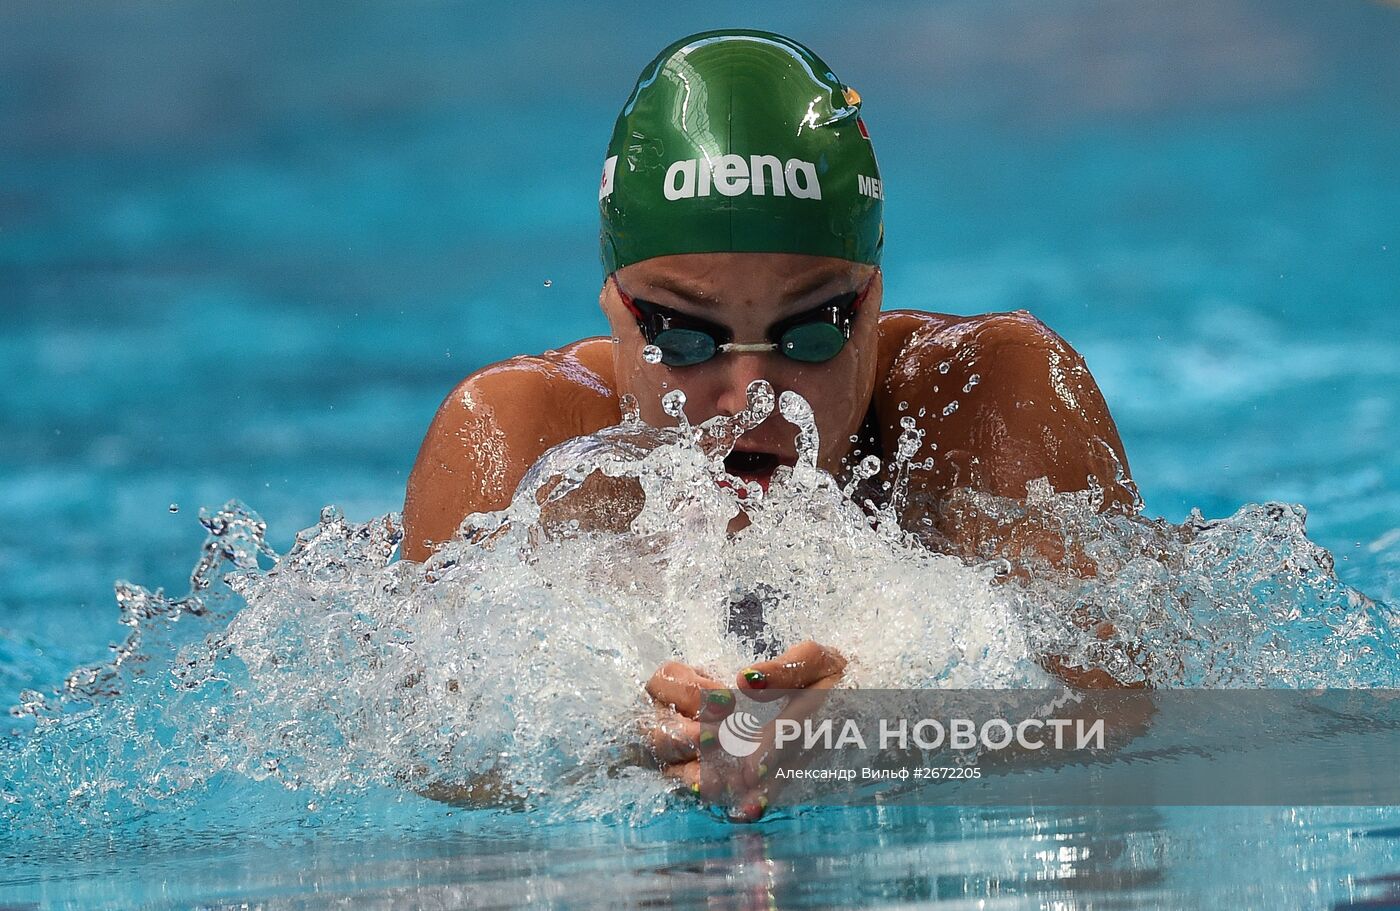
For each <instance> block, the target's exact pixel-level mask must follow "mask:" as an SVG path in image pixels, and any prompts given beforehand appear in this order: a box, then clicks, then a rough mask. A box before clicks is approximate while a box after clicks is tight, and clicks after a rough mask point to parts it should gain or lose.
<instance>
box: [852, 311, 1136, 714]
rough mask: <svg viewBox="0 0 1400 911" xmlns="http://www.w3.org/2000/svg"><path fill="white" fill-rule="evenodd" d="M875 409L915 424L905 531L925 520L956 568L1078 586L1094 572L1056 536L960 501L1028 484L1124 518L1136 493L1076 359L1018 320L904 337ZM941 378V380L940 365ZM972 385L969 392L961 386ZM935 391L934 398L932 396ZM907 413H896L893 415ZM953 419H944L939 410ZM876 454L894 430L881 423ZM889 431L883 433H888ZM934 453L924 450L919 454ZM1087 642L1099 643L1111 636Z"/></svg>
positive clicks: (1081, 675) (933, 325) (1088, 675)
mask: <svg viewBox="0 0 1400 911" xmlns="http://www.w3.org/2000/svg"><path fill="white" fill-rule="evenodd" d="M901 356H902V357H903V358H905V361H904V363H903V364H896V365H895V366H896V367H897V368H899V369H895V370H891V371H890V374H889V375H890V376H891V379H892V381H891V382H890V383H888V384H887V385H886V386H885V387H884V396H883V398H882V399H881V400H880V401H877V407H880V408H881V412H882V413H884V414H908V415H915V416H916V415H918V414H919V413H920V411H921V410H922V411H923V413H924V417H923V418H917V419H916V420H917V426H919V427H921V428H924V429H926V430H927V434H926V436H925V438H924V443H925V446H924V449H923V450H921V452H920V453H919V454H918V456H916V458H918V459H924V458H928V457H930V455H931V456H932V458H933V462H934V464H933V467H932V469H931V470H927V471H925V470H919V471H915V472H914V473H913V474H912V476H911V484H910V492H911V509H909V510H907V511H906V514H905V517H904V518H905V522H906V524H907V526H908V527H910V528H911V529H913V530H919V526H920V525H922V524H923V523H924V522H925V520H927V522H929V523H930V524H931V525H932V528H933V530H934V531H935V532H936V533H937V535H938V538H939V540H940V543H941V544H942V545H943V546H945V547H947V548H948V549H950V550H951V551H952V552H953V553H955V554H957V555H959V556H962V557H964V558H977V559H990V558H994V557H1004V558H1006V559H1007V560H1009V561H1010V562H1011V564H1012V565H1013V567H1014V569H1013V573H1014V574H1016V575H1018V576H1022V577H1024V576H1025V574H1026V568H1025V567H1026V564H1027V563H1028V562H1040V561H1044V562H1048V563H1050V564H1052V565H1054V566H1056V567H1059V568H1060V569H1061V570H1062V571H1068V572H1071V573H1075V574H1077V575H1080V576H1084V577H1089V576H1093V575H1095V574H1096V571H1097V570H1096V566H1095V564H1094V562H1093V560H1092V559H1090V558H1089V556H1088V555H1087V554H1085V553H1084V552H1083V551H1082V550H1081V549H1080V548H1078V547H1077V546H1076V545H1075V544H1074V542H1072V541H1067V540H1066V538H1065V536H1064V535H1063V534H1062V533H1061V532H1060V530H1059V528H1058V526H1057V524H1056V523H1055V522H1053V521H1049V519H1053V517H1047V516H1044V515H1040V514H1037V513H1036V512H1034V511H1028V512H1027V514H1026V515H1025V516H1024V518H1022V519H1021V520H1019V521H1013V522H1011V523H1009V524H1001V523H1000V522H999V521H998V518H997V517H993V516H991V515H988V514H987V513H986V512H984V511H982V510H980V509H979V508H978V506H977V503H976V501H975V498H974V497H969V496H967V495H966V494H967V493H968V491H980V492H984V493H989V494H993V495H995V496H997V497H1004V498H1007V499H1011V500H1018V501H1024V500H1025V499H1026V498H1027V485H1028V484H1029V483H1031V482H1032V481H1035V480H1037V479H1039V478H1044V479H1046V481H1048V483H1049V485H1050V487H1051V489H1052V490H1053V491H1055V492H1058V493H1065V492H1073V491H1082V490H1087V489H1089V488H1090V487H1091V486H1097V488H1098V489H1100V490H1102V491H1103V499H1102V501H1101V503H1100V505H1099V510H1100V512H1119V513H1131V512H1134V511H1136V509H1137V508H1138V504H1139V500H1138V495H1137V488H1136V486H1135V485H1134V484H1133V481H1132V475H1131V473H1130V471H1129V468H1128V460H1127V455H1126V454H1125V453H1124V451H1123V442H1122V440H1121V438H1120V437H1119V435H1118V429H1117V427H1116V426H1115V425H1114V422H1113V417H1112V415H1110V414H1109V411H1108V405H1107V403H1106V402H1105V401H1104V398H1103V394H1102V393H1101V392H1100V391H1099V388H1098V384H1097V383H1096V382H1095V381H1094V378H1093V376H1092V375H1091V374H1090V373H1089V370H1088V368H1087V367H1086V365H1085V363H1084V359H1083V358H1082V357H1081V356H1080V355H1079V353H1078V352H1076V351H1075V350H1074V349H1073V348H1071V347H1070V346H1069V344H1068V343H1067V342H1065V340H1064V339H1062V338H1060V337H1059V336H1058V335H1056V334H1055V333H1054V332H1052V331H1051V330H1050V329H1049V328H1048V327H1047V326H1045V325H1044V324H1043V323H1041V322H1040V321H1039V320H1037V319H1035V318H1034V317H1032V316H1031V315H1030V314H1029V313H1025V312H1024V311H1018V312H1016V313H1006V314H993V315H990V316H987V317H979V318H976V319H975V320H967V321H961V322H954V323H951V324H950V323H949V322H946V321H945V322H941V323H940V322H933V321H930V322H929V323H927V324H925V325H924V326H922V327H920V328H918V329H916V330H915V331H914V332H912V333H910V335H909V340H908V341H907V342H906V343H905V346H904V349H903V350H902V351H901ZM944 364H946V365H947V372H946V373H944V372H942V365H944ZM974 377H976V380H975V381H973V379H974ZM935 387H937V388H935ZM900 402H907V403H908V404H907V405H906V407H905V409H904V410H903V411H900V410H899V403H900ZM952 402H957V406H956V408H955V409H952V410H951V411H950V413H948V414H947V415H944V411H945V410H948V406H949V404H950V403H952ZM886 423H887V427H886V431H885V432H886V434H887V438H886V439H885V440H884V441H883V445H884V448H885V451H886V452H892V451H894V448H895V445H896V438H897V436H898V434H899V431H900V427H899V425H898V422H897V421H889V422H886ZM889 424H893V427H889V426H888V425H889ZM930 443H936V444H937V447H938V448H937V449H932V450H930V448H929V444H930ZM1104 626H1105V627H1106V628H1099V629H1097V630H1095V632H1096V634H1097V635H1098V636H1099V637H1100V638H1107V637H1109V636H1111V635H1112V634H1113V630H1112V628H1111V627H1107V625H1104ZM1045 665H1046V668H1047V669H1048V670H1051V671H1052V672H1054V673H1056V674H1057V675H1058V676H1060V677H1061V678H1063V679H1065V680H1066V681H1067V682H1069V683H1071V684H1073V685H1076V686H1091V687H1101V686H1117V685H1119V684H1118V683H1117V681H1115V680H1114V679H1113V678H1112V677H1111V676H1109V675H1108V674H1107V673H1105V672H1103V671H1099V670H1093V671H1083V670H1080V669H1076V668H1070V667H1066V666H1065V665H1064V664H1063V662H1062V661H1061V659H1059V658H1058V657H1056V656H1047V657H1046V659H1045Z"/></svg>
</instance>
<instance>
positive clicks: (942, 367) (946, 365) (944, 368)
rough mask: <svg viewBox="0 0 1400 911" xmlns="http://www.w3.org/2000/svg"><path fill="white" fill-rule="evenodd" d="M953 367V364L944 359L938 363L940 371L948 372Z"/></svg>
mask: <svg viewBox="0 0 1400 911" xmlns="http://www.w3.org/2000/svg"><path fill="white" fill-rule="evenodd" d="M951 369H953V365H952V364H950V363H948V362H947V361H944V362H943V363H941V364H939V365H938V372H939V373H947V372H948V371H949V370H951Z"/></svg>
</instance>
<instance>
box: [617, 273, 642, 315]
mask: <svg viewBox="0 0 1400 911" xmlns="http://www.w3.org/2000/svg"><path fill="white" fill-rule="evenodd" d="M613 287H614V288H616V289H617V296H618V299H619V300H621V301H622V306H624V307H626V308H627V312H628V313H630V314H632V316H633V318H635V319H644V317H643V316H642V311H641V310H639V309H638V308H637V305H636V304H635V303H633V302H632V295H630V294H628V293H627V292H626V291H623V290H622V286H621V285H619V284H618V283H617V282H613Z"/></svg>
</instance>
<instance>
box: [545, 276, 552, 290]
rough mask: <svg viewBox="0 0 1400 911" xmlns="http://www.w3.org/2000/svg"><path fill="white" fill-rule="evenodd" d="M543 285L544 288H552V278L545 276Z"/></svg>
mask: <svg viewBox="0 0 1400 911" xmlns="http://www.w3.org/2000/svg"><path fill="white" fill-rule="evenodd" d="M544 286H545V287H546V288H552V287H554V280H553V279H549V278H546V279H545V280H544Z"/></svg>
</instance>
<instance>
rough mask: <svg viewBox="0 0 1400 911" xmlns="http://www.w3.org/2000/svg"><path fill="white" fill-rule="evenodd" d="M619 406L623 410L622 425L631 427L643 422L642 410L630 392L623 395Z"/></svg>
mask: <svg viewBox="0 0 1400 911" xmlns="http://www.w3.org/2000/svg"><path fill="white" fill-rule="evenodd" d="M618 406H619V407H620V408H621V410H622V423H624V424H626V425H628V426H629V427H630V426H633V425H636V424H640V423H641V422H642V409H641V406H640V405H638V404H637V397H636V396H635V395H633V394H632V393H630V392H625V393H623V394H622V398H621V399H619V400H618Z"/></svg>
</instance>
